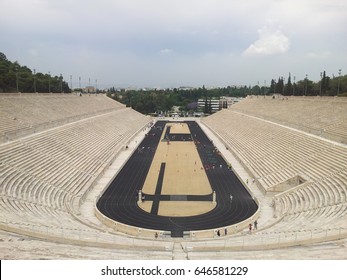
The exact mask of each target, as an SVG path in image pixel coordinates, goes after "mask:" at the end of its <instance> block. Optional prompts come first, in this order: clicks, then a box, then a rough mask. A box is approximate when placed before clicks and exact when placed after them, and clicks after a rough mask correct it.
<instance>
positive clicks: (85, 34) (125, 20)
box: [0, 0, 347, 88]
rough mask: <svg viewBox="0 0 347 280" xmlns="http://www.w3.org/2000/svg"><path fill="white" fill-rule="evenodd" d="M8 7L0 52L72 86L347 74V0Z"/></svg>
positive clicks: (74, 1) (83, 0) (135, 0)
mask: <svg viewBox="0 0 347 280" xmlns="http://www.w3.org/2000/svg"><path fill="white" fill-rule="evenodd" d="M0 11H1V16H0V52H3V53H4V54H5V55H6V56H7V58H8V59H9V60H11V61H18V62H19V64H21V65H26V66H28V67H29V68H31V69H35V70H36V72H42V73H48V72H50V73H51V75H60V74H62V75H63V77H64V79H65V81H67V82H68V83H69V85H70V82H71V81H72V87H73V88H75V87H78V86H79V77H80V78H81V86H87V85H88V84H89V83H90V84H91V85H95V84H96V85H97V86H98V87H99V88H107V87H111V86H115V87H128V86H133V87H158V88H167V87H179V86H194V87H198V86H202V85H205V86H206V87H224V86H228V85H247V86H248V85H256V84H258V83H259V85H269V84H270V81H271V79H276V80H277V79H278V77H281V76H283V77H284V78H285V79H287V77H288V75H289V73H291V76H292V79H293V77H294V76H295V78H296V81H298V80H303V79H304V78H305V76H306V75H307V76H308V79H310V80H313V81H318V80H319V79H320V73H321V72H322V71H326V74H327V75H328V76H331V77H332V75H335V76H337V75H338V70H339V69H341V70H342V74H343V75H344V74H345V73H346V72H347V28H346V26H347V1H346V0H324V1H323V0H239V1H234V0H97V1H96V0H0ZM70 77H72V79H71V78H70ZM89 81H90V82H89Z"/></svg>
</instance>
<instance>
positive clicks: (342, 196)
mask: <svg viewBox="0 0 347 280" xmlns="http://www.w3.org/2000/svg"><path fill="white" fill-rule="evenodd" d="M242 102H243V101H242ZM242 102H241V103H242ZM244 106H245V105H244ZM245 107H246V106H245ZM249 110H251V109H249ZM203 122H204V123H205V124H206V125H207V126H209V127H210V128H211V129H212V130H213V131H214V132H216V134H217V135H218V136H219V137H220V138H221V139H222V140H223V142H224V143H225V144H226V145H227V146H228V147H229V148H230V149H231V150H232V151H233V152H234V153H235V154H236V155H237V156H238V158H239V159H240V160H241V161H242V162H243V164H244V165H245V166H246V167H247V168H248V169H249V170H250V171H251V172H252V173H253V175H254V176H255V179H256V180H257V182H258V183H259V184H261V185H262V187H263V188H264V190H267V191H271V190H273V189H274V188H273V187H274V186H276V185H279V184H281V183H282V182H284V181H286V180H288V179H290V178H293V177H294V176H296V175H299V176H302V177H303V178H305V179H306V180H307V181H306V182H305V183H303V184H301V185H298V186H297V187H292V188H290V189H288V190H287V191H284V192H283V193H279V194H277V195H275V196H274V206H275V209H276V212H275V213H276V215H277V217H278V218H282V219H281V221H280V222H279V223H278V224H276V225H274V226H272V227H270V228H268V229H267V230H265V232H266V233H271V232H279V233H280V234H279V236H280V235H284V236H285V235H286V234H287V233H288V231H291V230H318V229H320V228H323V229H330V228H334V227H337V228H339V227H341V228H343V229H344V230H345V231H347V224H346V215H347V148H346V147H344V145H335V144H334V143H331V142H328V141H324V140H322V139H318V138H316V137H312V136H311V135H309V134H307V133H303V132H299V131H295V130H292V129H288V128H286V127H284V126H280V125H276V124H273V123H270V122H268V121H264V120H262V119H260V118H259V117H257V118H254V117H253V116H250V115H247V114H246V113H240V112H237V111H234V110H222V111H220V112H218V113H216V114H214V115H212V116H210V117H208V118H206V119H205V120H203ZM321 226H322V227H321ZM263 233H264V232H262V234H263Z"/></svg>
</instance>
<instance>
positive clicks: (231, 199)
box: [230, 195, 233, 203]
mask: <svg viewBox="0 0 347 280" xmlns="http://www.w3.org/2000/svg"><path fill="white" fill-rule="evenodd" d="M232 201H233V196H232V195H230V203H231V202H232Z"/></svg>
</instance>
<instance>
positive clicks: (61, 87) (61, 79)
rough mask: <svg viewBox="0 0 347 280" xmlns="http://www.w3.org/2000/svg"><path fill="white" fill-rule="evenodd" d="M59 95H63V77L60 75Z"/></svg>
mask: <svg viewBox="0 0 347 280" xmlns="http://www.w3.org/2000/svg"><path fill="white" fill-rule="evenodd" d="M59 78H60V93H63V75H62V74H61V73H60V77H59Z"/></svg>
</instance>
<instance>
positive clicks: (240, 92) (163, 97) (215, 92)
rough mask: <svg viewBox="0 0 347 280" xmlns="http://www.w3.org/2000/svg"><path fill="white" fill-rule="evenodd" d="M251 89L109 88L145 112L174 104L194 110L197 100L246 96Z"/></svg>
mask: <svg viewBox="0 0 347 280" xmlns="http://www.w3.org/2000/svg"><path fill="white" fill-rule="evenodd" d="M249 92H250V90H249V88H248V87H247V86H244V87H230V86H228V87H224V88H214V89H207V88H206V87H205V86H202V87H200V88H188V89H187V88H173V89H154V90H145V89H142V90H121V91H117V90H115V89H114V88H111V89H109V91H108V95H109V96H110V97H112V98H113V99H115V100H117V101H119V102H121V103H123V104H126V106H128V107H132V108H133V109H135V110H137V111H139V112H141V113H143V114H149V113H155V112H156V113H158V112H168V111H170V110H171V108H172V107H173V106H178V107H179V108H180V111H194V110H196V109H197V101H198V99H200V98H203V99H205V100H206V99H207V100H210V99H219V98H220V97H221V96H234V97H246V96H247V94H249Z"/></svg>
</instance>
